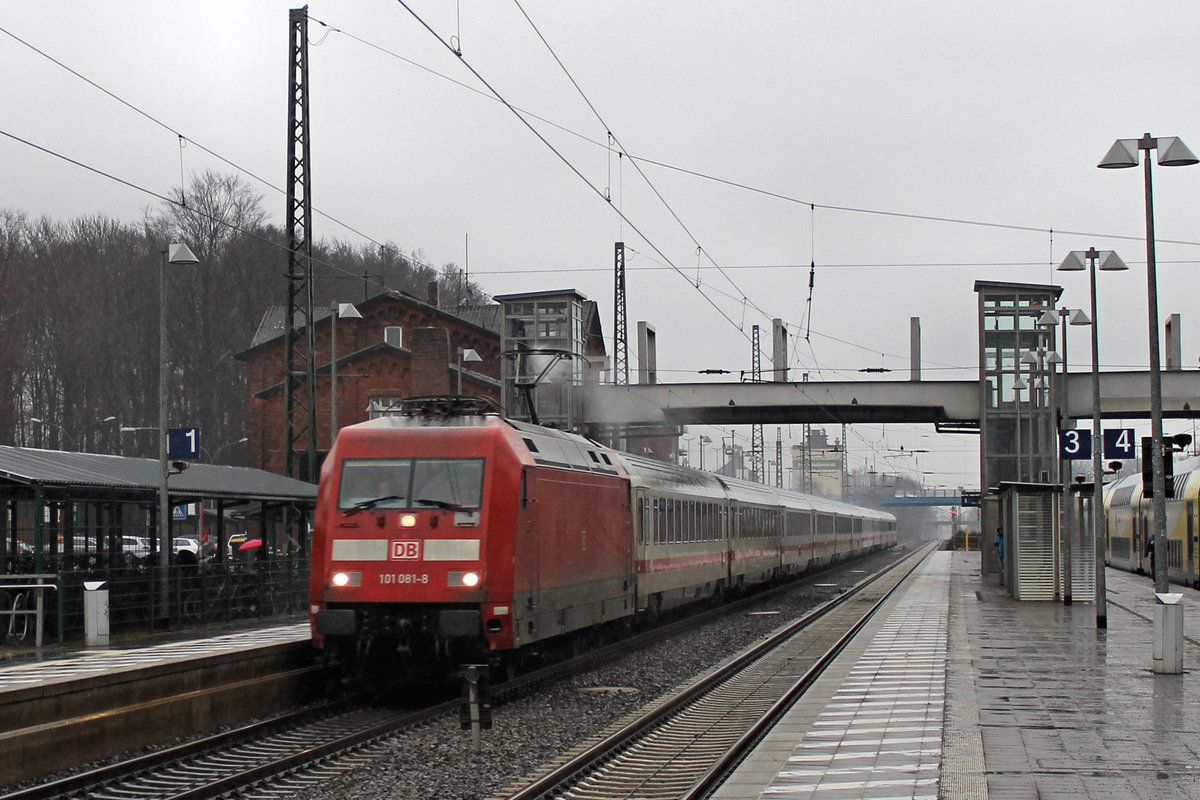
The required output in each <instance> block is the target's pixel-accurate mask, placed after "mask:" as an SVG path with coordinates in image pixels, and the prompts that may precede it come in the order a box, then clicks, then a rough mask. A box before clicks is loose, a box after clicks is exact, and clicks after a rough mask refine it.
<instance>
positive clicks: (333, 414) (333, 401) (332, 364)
mask: <svg viewBox="0 0 1200 800" xmlns="http://www.w3.org/2000/svg"><path fill="white" fill-rule="evenodd" d="M330 308H331V310H332V313H331V314H330V315H329V448H330V449H331V450H332V449H333V443H334V442H336V441H337V435H338V406H337V394H338V384H337V362H338V349H337V323H338V320H339V319H362V318H363V315H362V314H360V313H359V311H358V309H357V308H355V307H354V304H353V303H338V302H334V303H333V305H331V306H330Z"/></svg>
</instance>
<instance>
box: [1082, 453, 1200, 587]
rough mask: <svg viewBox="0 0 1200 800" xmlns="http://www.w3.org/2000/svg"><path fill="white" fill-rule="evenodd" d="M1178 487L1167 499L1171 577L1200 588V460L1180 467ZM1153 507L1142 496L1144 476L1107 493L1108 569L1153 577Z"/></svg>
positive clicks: (1177, 469)
mask: <svg viewBox="0 0 1200 800" xmlns="http://www.w3.org/2000/svg"><path fill="white" fill-rule="evenodd" d="M1174 488H1175V497H1174V498H1168V499H1167V575H1168V577H1169V579H1170V581H1171V582H1172V583H1177V584H1181V585H1184V586H1191V587H1193V588H1200V574H1198V571H1200V520H1197V518H1196V515H1197V513H1200V458H1188V459H1184V460H1181V461H1178V462H1176V463H1175V479H1174ZM1151 503H1152V501H1151V499H1150V498H1146V497H1143V496H1142V476H1141V474H1140V473H1138V474H1134V475H1128V476H1126V477H1124V478H1122V479H1120V480H1118V481H1116V482H1115V483H1113V484H1111V485H1109V486H1108V487H1106V488H1105V493H1104V508H1105V513H1106V515H1107V519H1108V536H1107V540H1108V547H1107V558H1108V564H1109V566H1113V567H1117V568H1118V569H1124V570H1129V571H1130V572H1137V573H1141V574H1144V575H1149V574H1150V553H1149V551H1148V548H1147V544H1146V542H1147V539H1148V538H1149V537H1150V536H1151V534H1152V533H1153V520H1154V511H1153V509H1152V507H1151Z"/></svg>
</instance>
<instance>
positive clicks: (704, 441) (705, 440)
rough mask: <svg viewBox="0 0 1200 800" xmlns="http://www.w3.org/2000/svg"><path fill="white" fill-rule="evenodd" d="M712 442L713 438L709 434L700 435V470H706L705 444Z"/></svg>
mask: <svg viewBox="0 0 1200 800" xmlns="http://www.w3.org/2000/svg"><path fill="white" fill-rule="evenodd" d="M706 444H712V439H710V438H708V437H707V436H701V437H700V471H701V472H703V471H704V445H706Z"/></svg>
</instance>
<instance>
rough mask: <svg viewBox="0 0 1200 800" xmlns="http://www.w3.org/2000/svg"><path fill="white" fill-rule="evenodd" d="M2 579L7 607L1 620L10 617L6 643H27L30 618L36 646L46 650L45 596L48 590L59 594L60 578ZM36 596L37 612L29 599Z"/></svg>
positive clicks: (0, 609) (0, 586) (0, 612)
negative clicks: (31, 618)
mask: <svg viewBox="0 0 1200 800" xmlns="http://www.w3.org/2000/svg"><path fill="white" fill-rule="evenodd" d="M0 579H2V580H4V581H6V582H5V583H0V597H2V598H3V601H4V602H3V606H2V607H0V616H6V617H8V625H7V626H6V627H5V629H4V630H5V635H4V640H5V641H6V642H7V641H9V640H16V641H24V640H25V637H27V636H28V635H29V618H30V617H33V619H34V643H35V644H36V646H37V647H39V648H40V647H41V646H42V640H43V636H44V632H45V630H46V620H45V609H46V601H45V594H46V591H47V590H50V589H53V590H54V591H58V576H57V575H3V576H0ZM31 594H32V595H33V608H30V607H29V597H30V595H31Z"/></svg>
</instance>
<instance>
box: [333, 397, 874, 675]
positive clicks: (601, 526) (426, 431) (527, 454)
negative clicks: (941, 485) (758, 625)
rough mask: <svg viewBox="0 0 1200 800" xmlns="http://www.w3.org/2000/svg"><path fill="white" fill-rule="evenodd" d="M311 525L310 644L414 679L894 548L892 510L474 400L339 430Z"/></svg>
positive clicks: (594, 634)
mask: <svg viewBox="0 0 1200 800" xmlns="http://www.w3.org/2000/svg"><path fill="white" fill-rule="evenodd" d="M314 528H315V530H314V538H313V554H312V573H311V577H310V612H311V613H310V616H311V624H312V632H313V642H314V644H315V645H316V647H318V648H322V649H325V650H327V651H331V652H333V653H335V654H336V655H337V656H338V657H339V658H340V659H341V660H343V661H345V662H347V663H349V664H357V665H371V667H372V668H374V669H380V670H383V671H384V672H386V673H387V674H390V675H393V676H398V677H401V678H403V677H407V676H419V675H427V676H428V675H439V674H447V673H450V672H452V671H454V670H456V669H457V668H458V666H459V665H460V664H462V663H468V662H469V663H487V662H491V663H503V664H506V665H512V666H519V664H520V662H521V661H523V660H525V659H526V658H529V657H536V656H541V655H542V654H543V651H545V650H548V649H550V648H552V647H556V646H565V645H569V644H572V643H576V642H578V641H579V640H581V639H584V640H589V641H590V640H592V639H595V638H598V637H601V636H603V635H606V634H609V633H616V632H619V631H620V630H621V629H624V628H626V627H628V626H629V625H630V624H631V623H632V622H634V621H635V620H637V619H639V618H654V617H656V616H657V615H658V614H659V613H661V612H662V611H663V610H665V609H669V608H672V607H678V606H682V605H685V604H688V603H694V602H697V601H700V600H704V599H707V598H715V597H719V596H721V595H724V594H726V593H730V592H737V591H743V590H747V589H749V588H752V587H754V586H758V585H761V584H764V583H768V582H772V581H776V580H780V579H783V578H785V577H788V576H792V575H795V574H799V573H800V572H803V571H805V570H807V569H810V568H813V567H815V566H819V565H821V564H825V563H829V562H831V561H834V560H836V559H840V558H845V557H849V556H852V555H857V554H860V553H862V552H865V551H866V550H869V549H874V548H880V547H885V546H890V545H891V544H894V543H895V537H896V529H895V518H894V517H893V516H892V515H890V514H887V513H885V512H881V511H875V510H871V509H866V508H859V507H856V506H851V505H848V504H844V503H840V502H835V501H830V500H823V499H820V498H815V497H811V496H806V495H801V494H797V493H795V492H790V491H785V490H779V489H774V488H769V487H765V486H762V485H759V484H753V483H747V482H745V481H737V480H731V479H728V478H724V477H720V476H717V475H714V474H712V473H707V472H700V471H697V470H692V469H687V468H684V467H677V466H674V465H670V464H663V463H660V462H657V461H653V460H650V459H645V458H640V457H636V456H631V455H628V454H624V453H618V452H617V451H614V450H611V449H609V448H607V447H604V446H602V445H600V444H598V443H596V442H594V441H591V440H589V439H587V438H585V437H582V436H577V435H574V434H569V433H565V432H562V431H558V430H553V429H549V428H542V427H538V426H534V425H529V424H525V423H521V422H516V421H511V420H505V419H503V418H501V417H500V416H499V414H497V413H495V411H494V409H493V408H492V407H491V406H490V404H489V402H488V401H485V400H483V399H482V398H466V397H439V398H416V399H413V400H410V401H406V402H405V403H404V404H403V406H402V407H401V409H400V413H398V414H396V415H393V416H387V417H382V418H379V419H375V420H371V421H369V422H365V423H361V424H358V425H353V426H350V427H347V428H344V429H343V430H341V431H340V432H339V434H338V439H337V442H336V444H335V446H334V447H333V449H332V451H331V452H330V454H329V457H328V458H326V459H325V463H324V465H323V467H322V470H321V480H320V487H319V490H318V497H317V509H316V515H315V520H314Z"/></svg>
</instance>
